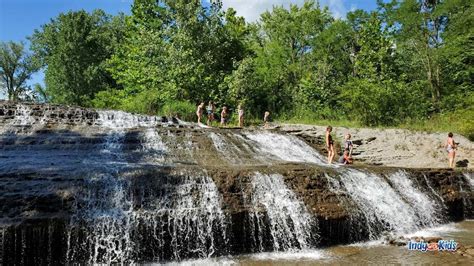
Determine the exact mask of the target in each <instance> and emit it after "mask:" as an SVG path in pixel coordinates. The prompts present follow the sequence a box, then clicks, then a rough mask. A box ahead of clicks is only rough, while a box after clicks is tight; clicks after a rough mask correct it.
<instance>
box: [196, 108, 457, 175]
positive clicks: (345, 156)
mask: <svg viewBox="0 0 474 266" xmlns="http://www.w3.org/2000/svg"><path fill="white" fill-rule="evenodd" d="M204 109H205V110H206V113H207V125H208V126H210V125H211V123H212V122H213V121H214V120H216V117H215V112H216V106H215V105H214V103H213V102H212V101H209V103H208V105H207V106H206V107H205V103H204V102H201V104H199V105H198V107H197V110H196V115H197V122H198V124H201V123H202V122H201V120H202V117H203V113H204ZM237 114H238V125H239V127H244V108H243V106H242V105H241V104H239V105H238V106H237ZM229 117H230V114H229V109H228V108H227V106H223V107H222V111H221V113H220V125H221V126H226V125H227V123H228V122H229ZM269 121H270V112H269V111H266V112H265V114H264V116H263V122H264V127H265V128H267V127H268V125H269V124H268V123H269ZM331 132H332V127H331V126H328V127H327V128H326V137H325V143H326V149H327V152H328V158H327V160H328V164H331V163H332V162H333V161H334V157H335V155H336V152H335V148H334V140H333V138H332V135H331ZM351 137H352V136H351V134H350V133H346V135H345V136H344V142H343V147H342V155H341V156H340V157H339V161H338V162H339V163H341V164H352V163H353V158H352V151H353V148H354V145H353V143H352V140H351ZM445 148H446V151H447V152H448V160H449V167H450V168H454V164H455V157H456V149H457V143H456V142H455V141H454V139H453V133H452V132H449V134H448V139H447V140H446V144H445Z"/></svg>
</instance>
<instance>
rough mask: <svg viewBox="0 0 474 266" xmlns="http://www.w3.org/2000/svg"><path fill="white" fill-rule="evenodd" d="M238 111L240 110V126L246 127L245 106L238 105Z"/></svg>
mask: <svg viewBox="0 0 474 266" xmlns="http://www.w3.org/2000/svg"><path fill="white" fill-rule="evenodd" d="M238 112H239V127H244V108H243V107H242V105H241V104H239V106H238Z"/></svg>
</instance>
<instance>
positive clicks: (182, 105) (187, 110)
mask: <svg viewBox="0 0 474 266" xmlns="http://www.w3.org/2000/svg"><path fill="white" fill-rule="evenodd" d="M161 113H162V114H163V115H166V116H176V117H178V118H179V119H181V120H185V121H193V120H195V119H196V106H194V104H192V103H190V102H187V101H172V102H167V103H165V105H163V107H162V108H161Z"/></svg>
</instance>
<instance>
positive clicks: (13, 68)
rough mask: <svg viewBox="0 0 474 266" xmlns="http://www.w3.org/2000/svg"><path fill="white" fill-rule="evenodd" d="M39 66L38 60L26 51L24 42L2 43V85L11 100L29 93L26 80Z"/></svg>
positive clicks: (0, 76)
mask: <svg viewBox="0 0 474 266" xmlns="http://www.w3.org/2000/svg"><path fill="white" fill-rule="evenodd" d="M39 68H40V66H39V64H38V62H37V61H35V60H34V59H33V57H32V56H31V55H30V54H28V53H27V52H26V51H25V47H24V44H23V43H16V42H1V43H0V78H1V87H2V90H4V91H5V92H6V93H7V95H8V99H9V100H11V101H17V100H19V99H20V98H21V97H22V96H26V95H27V92H28V91H29V89H30V88H29V87H28V85H27V84H26V82H27V81H28V80H29V79H30V78H31V75H32V74H33V73H35V72H37V71H38V70H39Z"/></svg>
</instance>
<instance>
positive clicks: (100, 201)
mask: <svg viewBox="0 0 474 266" xmlns="http://www.w3.org/2000/svg"><path fill="white" fill-rule="evenodd" d="M123 138H124V131H123V130H119V129H113V130H112V131H110V132H109V133H108V134H107V136H106V138H105V142H104V144H103V148H102V149H101V150H100V154H101V155H102V157H103V161H99V162H96V163H100V164H102V167H103V168H102V169H103V170H102V171H101V172H100V173H99V174H95V175H94V176H92V177H91V178H89V179H86V184H85V185H84V187H83V189H82V190H81V191H79V194H78V198H77V200H76V213H75V215H73V216H72V218H71V222H70V227H71V229H70V231H69V234H68V245H69V246H68V254H67V260H68V261H69V262H75V261H87V262H88V263H89V264H92V263H98V262H101V263H108V264H110V263H113V262H128V261H130V258H131V256H130V255H131V252H132V251H133V243H132V241H131V237H130V233H131V230H130V229H131V223H132V221H131V218H132V217H131V213H132V208H133V204H132V202H131V199H130V195H128V191H127V188H128V186H129V184H128V181H127V180H125V179H124V178H122V177H121V176H120V175H119V171H120V168H121V167H122V166H124V161H123V158H122V153H121V152H122V142H123ZM89 163H92V162H89ZM86 254H87V255H86ZM84 255H86V256H88V257H86V258H87V259H86V258H84V257H82V256H84Z"/></svg>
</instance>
